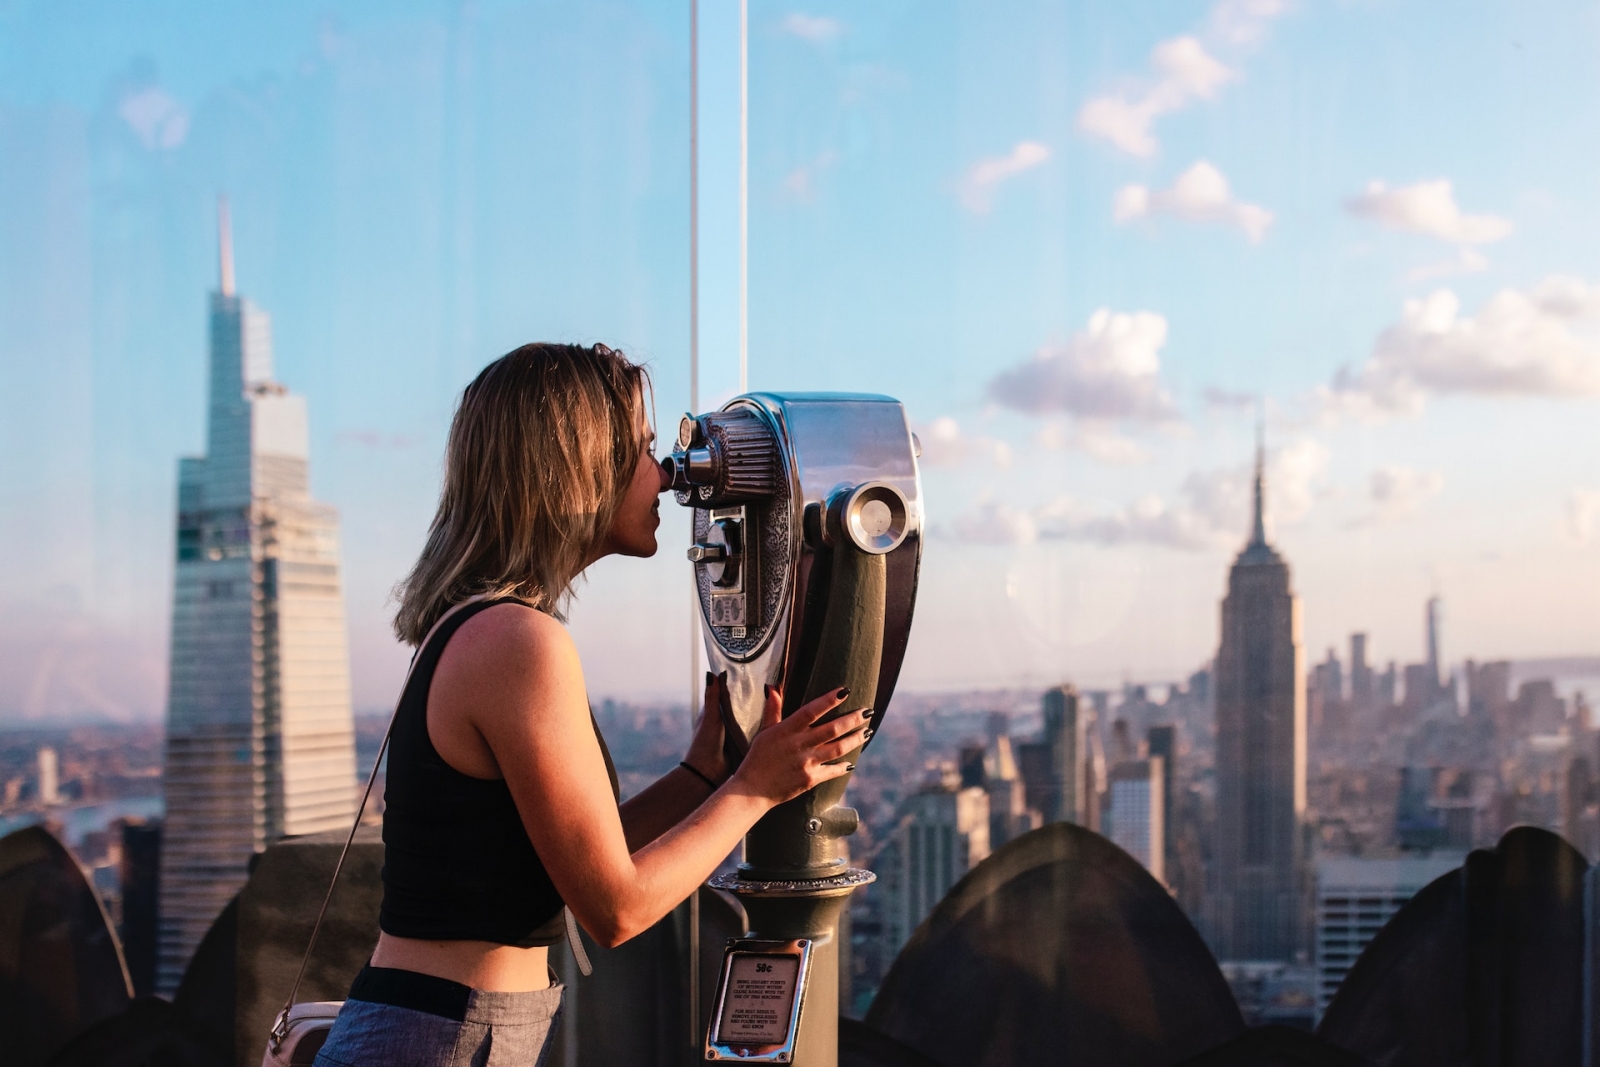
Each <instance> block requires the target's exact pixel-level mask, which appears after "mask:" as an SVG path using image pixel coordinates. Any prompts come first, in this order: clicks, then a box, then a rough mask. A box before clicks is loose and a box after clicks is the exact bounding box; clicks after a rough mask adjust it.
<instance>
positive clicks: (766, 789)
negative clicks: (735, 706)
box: [734, 686, 872, 806]
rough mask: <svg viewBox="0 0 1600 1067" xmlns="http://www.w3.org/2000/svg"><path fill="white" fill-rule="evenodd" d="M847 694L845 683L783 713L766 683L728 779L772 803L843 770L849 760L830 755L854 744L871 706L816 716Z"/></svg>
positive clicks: (780, 701) (779, 699) (847, 768)
mask: <svg viewBox="0 0 1600 1067" xmlns="http://www.w3.org/2000/svg"><path fill="white" fill-rule="evenodd" d="M849 696H850V690H848V689H840V690H837V691H835V692H832V693H829V694H827V695H826V696H820V697H818V698H817V699H815V700H813V701H811V702H810V703H809V704H806V705H805V706H803V707H801V708H799V709H798V710H796V711H795V713H794V714H793V715H790V716H789V717H788V718H787V719H785V718H783V697H782V696H781V694H779V693H778V691H777V690H776V689H773V688H772V687H771V686H768V687H767V703H766V706H765V707H764V708H763V709H762V713H761V729H760V731H759V732H758V733H757V734H756V736H755V738H754V739H753V740H752V741H751V742H750V751H749V752H748V753H747V754H746V755H745V757H744V762H742V763H740V764H739V768H738V770H736V771H735V772H734V781H736V782H737V783H739V785H740V786H741V787H742V788H743V790H744V791H746V792H748V793H751V794H753V795H755V796H759V797H763V798H765V799H766V800H767V801H769V802H770V803H771V804H773V805H774V806H776V805H778V804H782V803H783V802H784V801H786V800H792V799H794V798H795V797H797V796H799V795H800V794H801V793H804V792H805V791H806V790H808V789H811V788H813V787H815V786H818V785H821V784H822V783H823V782H826V781H828V780H829V779H830V778H838V777H840V776H841V775H845V774H849V773H850V764H848V763H835V762H833V761H834V760H837V759H839V757H841V756H843V755H844V754H845V753H847V752H851V751H854V750H855V749H856V748H858V747H860V745H861V743H862V742H863V740H865V738H864V735H863V731H864V730H865V729H866V727H867V725H868V723H869V722H870V721H871V720H870V719H869V716H870V715H871V714H872V709H871V708H861V709H860V710H857V711H852V712H849V713H848V714H845V715H840V716H839V717H838V718H836V719H830V720H828V721H827V722H819V721H818V720H820V719H821V718H822V717H823V716H824V715H826V714H828V712H830V711H832V710H834V709H835V708H837V707H838V706H839V705H840V704H843V703H844V702H845V699H846V698H848V697H849Z"/></svg>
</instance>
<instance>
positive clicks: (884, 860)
mask: <svg viewBox="0 0 1600 1067" xmlns="http://www.w3.org/2000/svg"><path fill="white" fill-rule="evenodd" d="M988 855H989V794H988V793H987V792H986V791H985V790H983V789H982V788H979V787H977V786H965V787H958V788H954V789H946V788H942V787H929V788H927V789H924V790H923V791H922V792H920V793H916V794H914V795H913V796H910V797H908V798H907V799H906V802H905V806H904V808H903V809H902V811H901V816H900V821H899V823H898V824H897V825H896V826H895V828H894V831H893V833H892V834H891V835H890V836H889V839H888V840H887V841H885V842H884V845H883V848H882V849H881V850H880V851H879V853H878V857H877V859H876V861H875V862H874V863H873V867H874V868H875V869H876V870H877V873H878V877H879V883H878V890H877V891H878V892H881V893H882V894H883V898H884V908H883V936H884V954H885V957H886V958H889V959H892V958H893V957H894V955H895V954H896V953H898V952H899V951H900V948H901V946H903V945H904V944H905V943H906V942H907V941H908V940H910V938H911V935H912V933H913V932H915V931H916V929H917V927H918V925H920V924H921V922H922V920H923V919H925V918H927V916H928V913H929V912H931V911H933V908H934V905H936V904H938V903H939V901H941V900H943V899H944V895H945V894H946V893H948V892H949V891H950V887H951V886H953V885H955V884H956V883H957V882H958V881H960V880H961V877H962V876H963V875H965V874H966V873H967V872H968V871H969V870H971V869H972V868H973V867H975V866H977V865H978V864H979V863H982V862H983V861H984V860H985V859H986V858H988Z"/></svg>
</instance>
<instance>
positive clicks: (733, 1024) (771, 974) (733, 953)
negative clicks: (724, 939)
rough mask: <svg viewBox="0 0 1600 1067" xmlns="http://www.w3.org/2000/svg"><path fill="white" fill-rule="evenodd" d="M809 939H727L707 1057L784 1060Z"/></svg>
mask: <svg viewBox="0 0 1600 1067" xmlns="http://www.w3.org/2000/svg"><path fill="white" fill-rule="evenodd" d="M810 961H811V942H810V941H807V940H804V939H802V940H798V941H757V940H752V939H749V938H743V939H735V940H733V941H729V942H728V948H727V951H726V952H725V953H724V955H723V958H722V978H721V980H720V981H719V982H718V983H717V998H716V1001H715V1011H714V1012H713V1014H712V1016H711V1033H710V1034H709V1035H707V1038H706V1059H707V1060H711V1061H716V1060H739V1061H741V1062H743V1063H789V1062H790V1061H792V1060H793V1058H794V1043H795V1035H796V1033H797V1032H798V1031H799V1028H800V1008H801V1005H802V1002H803V1001H804V999H805V986H806V972H807V970H808V969H809V967H808V965H809V963H810Z"/></svg>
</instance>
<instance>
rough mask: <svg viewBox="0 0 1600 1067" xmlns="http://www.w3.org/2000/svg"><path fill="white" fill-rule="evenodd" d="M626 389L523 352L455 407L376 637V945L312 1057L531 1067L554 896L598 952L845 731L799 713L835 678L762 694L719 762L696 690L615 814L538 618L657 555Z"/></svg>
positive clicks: (594, 353) (847, 727) (567, 358)
mask: <svg viewBox="0 0 1600 1067" xmlns="http://www.w3.org/2000/svg"><path fill="white" fill-rule="evenodd" d="M648 385H649V382H648V379H647V378H646V375H645V372H644V370H643V369H642V368H640V367H638V366H635V365H634V364H632V363H630V362H629V361H628V360H627V359H626V358H625V357H624V356H622V354H621V353H618V352H614V351H612V350H611V349H608V348H606V347H605V346H603V345H596V346H594V347H593V348H581V347H578V346H573V345H526V346H524V347H522V348H519V349H517V350H516V351H514V352H512V353H510V354H509V355H506V356H504V357H502V358H501V359H499V360H497V361H495V362H494V363H492V364H490V365H489V366H488V367H487V368H485V369H484V371H483V372H482V373H481V374H479V375H478V377H477V379H476V380H475V381H474V382H473V383H472V384H471V385H470V386H468V387H467V390H466V392H465V394H464V395H463V396H462V399H461V405H460V407H459V409H458V410H457V412H456V416H455V420H454V422H453V424H452V425H451V428H450V440H449V445H448V448H447V451H446V455H445V471H444V488H443V492H442V495H441V499H440V502H439V510H438V513H437V514H436V515H435V517H434V520H433V525H432V527H431V528H430V530H429V534H428V540H427V544H426V546H425V547H424V548H423V551H422V557H421V558H420V559H419V560H418V561H417V565H416V567H415V568H414V569H413V570H412V572H411V574H410V575H409V576H408V577H407V578H406V580H405V581H404V582H403V583H401V585H400V587H399V589H398V590H397V594H398V597H399V600H400V610H399V612H398V615H397V617H396V620H395V629H396V632H397V633H398V634H399V635H400V638H401V639H402V640H404V641H406V642H408V643H410V644H414V645H419V646H420V647H419V648H418V650H417V653H416V664H415V668H414V670H413V673H412V677H411V680H410V682H409V683H408V684H407V686H406V690H405V693H404V694H403V696H402V697H401V701H400V707H399V711H398V713H397V715H396V720H395V726H394V734H393V739H392V741H391V748H390V752H389V765H388V780H387V787H386V791H385V801H386V810H385V812H384V825H383V838H384V844H385V846H386V851H385V862H384V871H383V878H384V898H383V907H382V911H381V914H380V920H379V925H380V927H381V928H382V934H381V936H380V937H379V939H378V945H377V948H376V950H375V951H374V952H373V954H372V961H371V963H370V964H369V965H368V966H367V967H366V968H365V969H364V970H363V971H362V972H361V974H360V975H359V976H358V977H357V978H356V981H355V983H354V985H353V986H352V987H351V990H350V999H349V1000H347V1001H346V1002H345V1005H344V1008H343V1010H342V1011H341V1012H340V1014H339V1017H338V1019H337V1020H336V1021H335V1023H334V1026H333V1029H332V1031H331V1032H330V1033H329V1036H328V1040H327V1043H326V1044H325V1045H324V1046H323V1048H322V1050H321V1052H320V1053H319V1054H318V1056H317V1060H316V1062H317V1063H318V1064H321V1065H325V1067H339V1065H351V1067H365V1065H366V1064H416V1065H423V1064H426V1065H447V1064H467V1063H473V1064H481V1063H484V1062H489V1063H506V1064H512V1063H516V1064H528V1065H532V1064H535V1063H541V1062H543V1059H544V1051H545V1049H546V1047H547V1045H548V1038H549V1032H550V1030H551V1028H552V1025H553V1023H554V1020H555V1018H556V1015H557V1012H558V1011H559V1008H560V1005H561V996H562V988H561V986H559V985H557V984H554V982H553V975H552V973H551V971H550V968H549V962H548V958H547V957H548V946H549V945H552V944H555V943H557V942H558V941H560V940H561V939H562V937H563V932H564V925H563V915H562V906H563V904H565V905H566V907H568V908H570V909H571V913H572V915H573V916H574V917H575V918H576V920H577V922H578V923H579V924H581V925H582V927H583V928H584V929H585V930H587V931H588V933H589V935H590V936H591V937H592V938H593V939H594V940H595V941H597V942H599V943H600V944H602V945H607V946H615V945H619V944H621V943H622V942H624V941H626V940H628V939H629V938H631V937H633V936H635V935H636V934H639V933H641V932H642V931H644V930H646V929H648V928H649V927H650V926H651V925H653V924H654V923H655V922H656V921H657V920H659V919H660V918H661V917H662V916H664V915H666V914H667V912H669V911H670V910H672V908H673V907H675V906H676V905H677V904H678V903H679V902H680V901H682V900H684V899H685V898H686V897H688V896H689V895H690V894H691V893H693V892H694V891H695V889H696V887H698V886H699V885H700V883H701V882H703V881H704V880H705V879H706V877H707V876H709V875H710V874H711V872H712V871H713V870H714V869H715V868H716V866H717V864H718V863H720V862H721V861H722V859H723V858H724V857H725V856H727V855H728V853H729V852H731V851H732V850H733V848H734V847H735V846H736V845H737V844H738V843H739V840H740V838H742V837H743V836H744V834H745V832H746V831H748V830H749V829H750V827H751V826H752V825H754V824H755V822H756V820H757V819H759V818H761V816H762V815H764V814H765V813H766V812H768V811H769V810H771V809H772V808H773V807H774V806H775V805H777V804H780V803H782V802H784V801H786V800H789V799H790V798H792V797H795V796H798V795H799V794H801V793H803V792H805V791H806V790H807V789H810V788H811V787H813V786H815V785H817V784H818V783H820V782H823V781H826V780H828V779H829V778H833V777H836V776H838V775H841V774H843V773H845V771H846V767H845V765H843V764H836V763H832V762H830V761H833V760H836V759H838V758H839V757H840V756H842V755H844V754H845V753H846V752H848V751H850V750H851V749H853V748H855V747H856V746H858V745H859V744H861V742H862V736H861V735H862V731H863V729H864V727H865V726H866V711H865V710H864V709H863V710H862V711H858V712H854V713H851V714H846V715H843V716H841V717H839V718H836V719H832V720H830V721H828V722H826V723H819V722H818V720H819V719H820V718H821V717H822V716H824V715H826V714H827V713H828V712H829V711H832V710H834V709H835V708H837V707H838V706H839V705H840V704H841V703H842V702H843V701H844V699H845V698H846V697H847V696H848V693H847V692H846V691H843V690H840V691H838V692H836V693H833V694H830V695H829V696H827V697H824V698H822V699H819V700H815V701H812V702H811V703H809V704H807V705H806V706H804V707H803V708H801V709H799V711H797V712H796V713H795V714H793V715H791V716H789V717H788V718H787V719H782V718H780V714H779V709H780V707H781V699H780V696H779V694H778V693H776V692H774V691H771V690H769V691H768V694H767V697H768V699H767V704H766V709H765V716H764V723H763V728H762V729H761V731H760V732H759V733H758V734H757V735H756V737H755V738H754V739H753V741H752V742H751V744H750V747H749V750H748V752H747V753H746V755H745V756H744V759H743V761H742V762H741V763H740V764H739V766H738V767H737V768H730V767H728V766H726V765H725V761H724V757H723V737H722V724H721V718H720V716H719V715H718V714H716V712H715V708H716V706H717V705H716V701H717V698H718V692H717V689H718V686H719V685H720V684H721V683H720V681H719V680H717V679H708V684H707V688H706V706H705V708H704V709H703V710H702V712H701V716H700V721H699V725H698V726H697V727H696V729H695V732H694V736H693V739H692V740H691V742H690V745H689V751H688V755H687V758H686V759H685V760H684V761H683V763H682V764H680V765H679V766H678V767H677V768H676V769H674V770H673V771H671V772H670V773H668V774H667V775H666V776H665V777H664V778H662V779H661V780H660V781H658V782H656V783H655V784H654V785H652V786H650V787H649V788H648V789H646V790H645V791H644V792H642V793H641V794H639V795H638V796H637V797H634V798H632V799H631V800H629V801H628V802H627V803H625V804H622V805H621V806H620V807H619V806H618V804H617V797H616V792H615V790H616V782H615V776H614V772H612V770H611V767H610V757H609V756H608V755H607V753H606V751H605V745H604V742H603V741H602V740H601V739H600V737H599V735H598V733H597V730H596V726H595V724H594V721H593V719H592V718H591V716H590V712H589V706H588V698H587V696H586V694H585V691H584V684H583V671H582V667H581V665H580V664H579V662H578V654H577V650H576V648H574V646H573V643H572V639H571V638H570V637H569V636H568V634H567V631H566V629H565V628H564V627H563V626H562V623H561V618H562V616H561V608H562V606H563V604H564V602H565V600H566V599H567V597H568V596H569V594H570V593H571V587H572V583H573V582H574V580H575V579H576V578H577V576H578V575H579V574H581V573H582V572H583V571H584V570H585V569H586V568H588V567H589V566H590V565H591V564H593V563H595V562H596V561H598V560H600V559H602V558H604V557H605V556H608V555H625V556H650V555H653V554H654V553H655V551H656V527H657V526H659V525H660V522H661V518H660V514H659V512H658V506H659V500H658V498H659V496H660V494H661V493H662V492H663V491H664V490H665V489H666V488H667V480H666V477H665V475H664V474H663V472H662V469H661V467H660V465H659V464H658V463H657V462H656V461H655V458H654V457H653V455H652V446H653V443H654V438H653V435H652V433H651V431H650V424H649V419H648V418H647V413H646V404H645V394H646V389H647V387H648ZM474 597H477V598H481V599H477V600H472V598H474ZM469 600H471V602H470V603H468V604H467V606H465V607H460V608H458V609H457V610H455V611H454V612H453V613H452V612H451V609H452V608H453V607H455V606H457V605H460V604H462V603H463V602H464V601H469ZM447 613H448V617H446V615H447ZM441 619H443V622H442V624H440V625H438V626H437V627H436V628H435V624H436V623H439V621H440V620H441ZM430 630H432V633H431V636H430V635H429V632H430ZM485 1057H487V1060H486V1059H485Z"/></svg>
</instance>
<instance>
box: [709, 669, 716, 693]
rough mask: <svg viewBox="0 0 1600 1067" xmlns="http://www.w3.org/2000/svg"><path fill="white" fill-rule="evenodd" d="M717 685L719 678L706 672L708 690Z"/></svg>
mask: <svg viewBox="0 0 1600 1067" xmlns="http://www.w3.org/2000/svg"><path fill="white" fill-rule="evenodd" d="M716 684H717V676H716V675H714V674H712V673H711V672H710V671H706V688H707V689H710V688H711V687H712V686H713V685H716Z"/></svg>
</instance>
